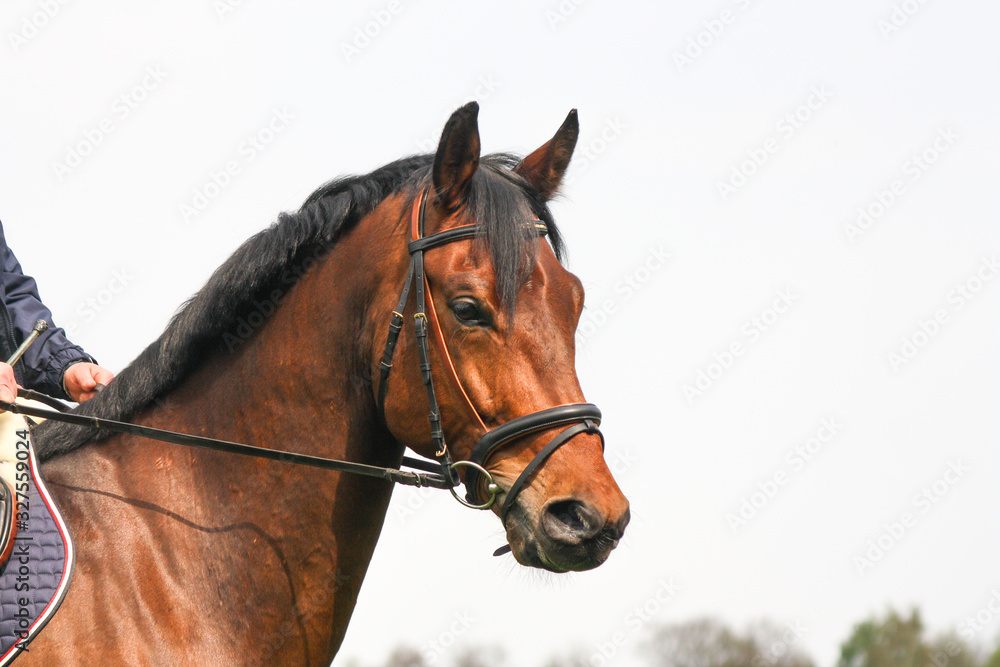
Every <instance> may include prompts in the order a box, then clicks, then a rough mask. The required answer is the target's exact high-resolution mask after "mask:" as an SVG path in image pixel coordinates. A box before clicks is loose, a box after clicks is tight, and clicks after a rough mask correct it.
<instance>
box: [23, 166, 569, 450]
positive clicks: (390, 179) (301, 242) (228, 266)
mask: <svg viewBox="0 0 1000 667" xmlns="http://www.w3.org/2000/svg"><path fill="white" fill-rule="evenodd" d="M433 161H434V155H433V154H430V155H416V156H412V157H407V158H403V159H400V160H397V161H396V162H392V163H390V164H387V165H385V166H383V167H380V168H379V169H376V170H375V171H373V172H371V173H370V174H367V175H364V176H347V177H342V178H339V179H336V180H334V181H331V182H329V183H327V184H326V185H323V186H322V187H320V188H319V189H318V190H316V191H315V192H314V193H312V194H311V195H310V196H309V197H308V199H306V201H305V203H304V204H303V205H302V207H301V208H300V209H299V210H298V211H294V212H291V213H283V214H281V215H280V216H279V217H278V220H277V222H275V223H274V224H273V225H271V226H270V227H268V228H267V229H265V230H263V231H261V232H259V233H257V234H255V235H254V236H252V237H250V238H249V239H248V240H247V241H246V242H244V243H243V245H241V246H240V247H239V248H238V249H237V250H236V251H235V252H234V253H233V254H232V255H231V256H230V257H229V259H227V260H226V261H225V263H223V264H222V265H221V266H220V267H219V268H218V269H216V271H215V272H214V273H213V274H212V276H211V277H210V278H209V279H208V282H207V283H206V284H205V286H204V287H202V288H201V289H200V290H199V291H198V292H197V293H196V294H195V295H194V296H193V297H192V298H191V299H190V300H188V301H187V302H186V303H185V304H184V305H183V306H182V307H181V308H180V310H178V312H177V313H176V314H175V315H174V316H173V318H171V320H170V323H169V324H168V325H167V328H166V329H165V330H164V332H163V333H162V334H161V335H160V337H159V338H158V339H156V340H155V341H153V343H151V344H150V345H149V346H148V347H147V348H146V349H145V350H143V351H142V352H141V353H140V354H139V356H138V357H136V359H135V360H134V361H133V362H132V363H131V364H129V365H128V366H127V367H126V368H125V369H124V370H122V371H121V373H119V374H118V376H117V377H116V378H115V380H114V381H113V382H111V383H110V384H109V385H108V386H107V388H106V389H105V390H104V391H102V392H101V393H100V394H99V395H98V396H97V397H95V398H93V399H91V400H90V401H88V402H86V403H83V404H81V405H80V406H79V407H77V408H76V409H75V410H74V412H76V413H78V414H86V415H92V416H96V417H103V418H106V419H115V420H119V421H129V420H131V419H132V418H133V417H135V416H136V415H137V414H138V413H139V412H140V411H141V410H143V409H144V408H146V407H147V406H149V405H150V404H152V403H154V402H155V401H156V400H157V399H159V398H161V397H162V396H164V395H165V394H166V393H167V392H169V391H170V390H171V389H173V388H174V387H175V386H177V384H178V383H180V381H181V380H183V379H184V378H185V377H186V376H187V375H188V374H189V373H190V372H191V371H192V370H193V369H194V368H196V367H197V366H198V364H199V363H200V362H201V361H202V360H203V359H204V358H205V356H206V355H207V354H209V353H210V352H213V351H216V350H219V349H220V348H224V347H225V344H226V343H225V340H226V336H227V335H228V336H232V335H233V332H234V330H235V329H236V327H237V322H238V321H240V319H241V318H242V317H244V316H246V315H247V314H248V313H249V312H250V311H251V310H252V308H253V307H254V303H255V301H259V300H261V299H263V298H265V295H267V294H268V293H269V292H270V291H271V290H272V289H273V288H274V287H275V285H277V284H279V282H280V281H281V280H282V276H283V274H284V275H285V276H286V277H287V272H288V270H289V267H302V266H303V265H308V263H309V261H312V259H315V258H316V257H317V256H319V255H321V254H323V253H325V252H326V251H327V250H329V249H330V248H331V247H333V245H334V244H336V242H337V240H338V239H339V238H340V237H341V235H342V234H343V233H344V232H345V231H348V230H350V229H351V228H353V227H354V226H355V225H356V224H357V223H358V221H360V220H361V219H363V218H364V217H365V216H367V215H369V214H370V213H371V212H372V211H373V210H374V209H375V208H376V207H377V206H378V204H379V203H380V202H382V200H384V199H385V198H386V197H388V196H389V195H391V194H393V193H396V192H406V193H408V194H409V196H410V200H412V198H414V197H416V195H417V193H418V192H419V191H420V189H421V188H423V187H426V186H427V184H429V182H430V177H431V167H432V165H433ZM517 162H518V158H517V157H516V156H513V155H510V154H506V153H500V154H495V155H488V156H486V157H484V158H483V159H482V161H481V163H480V168H479V170H478V171H477V172H476V174H475V176H474V177H473V180H472V187H471V188H470V191H469V196H468V200H467V215H468V217H469V218H470V219H472V220H475V221H477V222H479V223H480V224H481V225H482V227H483V234H482V236H481V242H482V243H484V244H485V246H486V248H487V249H488V251H489V253H490V257H491V259H492V262H493V266H494V271H495V273H496V290H497V295H498V298H499V300H500V304H501V307H503V308H505V309H512V308H513V307H514V304H515V301H516V296H517V292H518V290H519V288H520V285H521V282H522V280H523V278H524V276H525V269H526V268H527V267H530V266H531V265H532V264H533V262H534V257H533V256H532V255H531V249H532V248H534V245H533V244H529V243H525V241H527V240H528V239H529V238H530V237H531V234H532V232H531V231H530V228H529V227H528V226H526V225H524V224H523V223H524V221H525V218H526V216H527V215H528V214H529V213H531V214H534V215H535V216H537V217H538V218H539V219H541V220H542V221H544V222H545V223H546V224H547V225H548V228H549V240H550V242H551V243H552V246H553V248H554V249H555V251H556V256H557V257H560V258H561V257H562V241H561V238H560V236H559V232H558V230H557V229H556V226H555V224H554V222H553V220H552V216H551V214H550V213H549V210H548V207H547V206H546V204H545V202H544V201H543V200H542V199H541V198H540V196H539V194H538V193H537V192H536V191H535V190H534V188H532V187H531V186H530V185H528V184H527V183H526V182H525V181H524V180H523V179H522V178H520V177H519V176H518V175H516V174H515V173H514V172H513V171H511V170H512V168H513V166H514V165H516V164H517ZM310 258H312V259H310ZM34 435H35V445H36V448H37V454H38V456H39V458H40V459H42V460H45V459H48V458H51V457H53V456H56V455H58V454H61V453H64V452H68V451H70V450H73V449H76V448H77V447H79V446H81V445H83V444H84V443H86V442H88V441H90V440H93V439H96V438H98V437H100V436H99V434H98V432H96V431H94V430H92V429H86V428H83V427H79V426H70V425H68V424H64V423H57V422H53V421H48V422H46V423H44V424H42V425H41V426H39V427H38V428H37V429H36V430H35V433H34Z"/></svg>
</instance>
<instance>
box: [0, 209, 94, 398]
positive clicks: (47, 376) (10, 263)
mask: <svg viewBox="0 0 1000 667" xmlns="http://www.w3.org/2000/svg"><path fill="white" fill-rule="evenodd" d="M0 260H2V265H0V271H2V273H0V288H2V297H3V306H4V310H5V311H6V315H7V318H5V319H7V320H8V321H7V322H3V323H2V324H3V326H5V327H9V330H8V331H6V332H4V334H3V336H4V337H5V338H9V337H10V336H11V335H13V337H14V340H13V341H11V342H12V343H13V344H14V345H15V346H17V345H20V344H21V341H23V340H24V339H25V338H26V337H27V336H28V334H29V333H30V332H31V329H32V328H33V327H34V326H35V322H36V321H37V320H45V321H46V322H48V323H49V328H48V329H47V330H46V331H45V333H43V334H42V335H41V336H39V338H38V340H36V341H35V343H34V344H33V345H32V346H31V347H30V348H28V351H27V352H25V353H24V356H23V357H21V361H20V362H18V363H17V364H16V365H15V367H14V370H15V373H17V375H18V381H19V382H20V383H21V385H22V386H24V387H27V388H29V389H34V390H36V391H41V392H43V393H46V394H48V395H50V396H55V397H57V398H62V399H68V398H69V396H68V395H67V394H66V390H65V389H64V388H63V373H64V372H65V371H66V369H67V368H68V367H69V366H70V365H72V364H74V363H76V362H79V361H90V362H94V363H96V362H95V361H94V359H93V358H92V357H91V356H90V355H88V354H87V353H86V352H84V351H83V348H81V347H80V346H78V345H74V344H73V343H71V342H70V341H69V339H68V338H66V332H65V331H63V330H62V329H61V328H59V327H57V326H56V325H55V322H53V321H52V313H51V312H49V309H48V308H46V307H45V305H44V304H43V303H42V300H41V298H40V297H39V296H38V286H37V285H36V284H35V279H34V278H32V277H31V276H26V275H24V272H23V271H22V270H21V265H20V264H19V263H18V261H17V258H16V257H15V256H14V253H13V252H11V250H10V248H8V247H7V239H6V238H5V237H4V233H3V224H2V223H0ZM0 319H4V318H0Z"/></svg>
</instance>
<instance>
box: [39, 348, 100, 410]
mask: <svg viewBox="0 0 1000 667" xmlns="http://www.w3.org/2000/svg"><path fill="white" fill-rule="evenodd" d="M84 361H85V362H89V363H92V364H96V363H97V360H96V359H94V358H93V357H92V356H90V355H89V354H87V353H86V352H84V351H83V349H82V348H79V347H68V348H65V349H63V350H59V351H58V352H56V353H55V354H53V355H52V358H51V359H50V361H49V367H48V368H47V369H46V372H45V379H44V380H43V382H42V387H41V388H40V391H42V392H43V393H46V394H48V395H49V396H53V397H55V398H59V399H62V400H64V401H72V400H73V398H72V397H71V396H70V395H69V392H68V391H66V369H67V368H69V367H70V366H72V365H73V364H78V363H80V362H84Z"/></svg>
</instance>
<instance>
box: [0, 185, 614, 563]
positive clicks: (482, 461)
mask: <svg viewBox="0 0 1000 667" xmlns="http://www.w3.org/2000/svg"><path fill="white" fill-rule="evenodd" d="M426 206H427V190H426V189H424V190H423V191H422V192H421V193H420V195H419V196H418V197H417V198H416V200H415V201H414V204H413V211H412V214H411V229H410V242H409V253H410V266H409V269H408V272H407V277H406V284H405V285H403V291H402V294H400V297H399V303H398V305H397V306H396V310H394V311H393V312H392V319H391V321H390V323H389V335H388V337H387V339H386V343H385V351H384V352H383V354H382V361H381V364H380V373H379V385H378V394H377V401H378V409H379V413H380V414H382V415H383V419H384V408H385V398H386V393H387V391H388V381H389V373H390V371H391V370H392V358H393V354H394V353H395V350H396V343H398V342H399V335H400V333H401V332H402V330H403V322H404V319H403V315H402V313H403V311H404V310H405V309H406V304H407V302H408V301H409V294H410V288H411V285H413V286H415V288H414V291H415V293H416V310H415V312H414V315H413V327H414V332H415V335H416V341H417V351H418V355H419V360H420V371H421V375H422V378H423V382H424V385H425V386H426V388H427V403H428V406H429V408H430V410H429V415H428V419H429V421H430V427H431V442H432V444H433V446H434V455H435V458H436V459H437V461H436V462H431V461H425V460H418V459H414V458H411V457H408V456H404V457H403V464H404V465H406V466H409V467H411V468H416V469H418V470H423V471H424V472H430V473H435V474H420V473H414V472H411V471H408V470H400V469H396V468H384V467H380V466H372V465H367V464H363V463H355V462H352V461H340V460H337V459H328V458H324V457H320V456H311V455H308V454H300V453H297V452H290V451H283V450H280V449H271V448H265V447H259V446H255V445H247V444H243V443H238V442H230V441H227V440H219V439H216V438H208V437H205V436H197V435H190V434H186V433H177V432H175V431H167V430H163V429H157V428H152V427H149V426H140V425H139V424H131V423H128V422H122V421H117V420H113V419H106V418H102V417H94V416H89V415H83V414H74V413H69V412H67V410H68V407H67V406H65V405H63V404H62V403H61V402H59V401H57V400H55V399H51V398H49V397H46V396H44V395H43V394H39V393H37V392H34V391H31V390H27V389H24V388H22V387H19V388H18V396H19V397H21V398H28V399H34V400H40V401H43V402H47V403H49V404H50V405H52V406H53V407H54V408H56V409H55V410H52V409H47V408H40V407H36V406H31V405H22V404H19V403H14V402H11V403H8V402H6V401H0V410H7V411H10V412H14V413H17V414H23V415H28V416H33V417H40V418H43V419H52V420H54V421H61V422H66V423H69V424H76V425H78V426H83V427H86V428H91V429H97V430H106V431H114V432H117V433H127V434H132V435H136V436H141V437H144V438H150V439H153V440H160V441H163V442H172V443H175V444H179V445H185V446H189V447H200V448H204V449H211V450H215V451H222V452H228V453H231V454H241V455H245V456H255V457H258V458H264V459H270V460H274V461H282V462H284V463H294V464H297V465H305V466H310V467H314V468H321V469H324V470H334V471H339V472H347V473H352V474H356V475H364V476H367V477H375V478H378V479H382V480H385V481H388V482H393V483H396V484H403V485H407V486H417V487H424V486H427V487H433V488H439V489H448V490H449V491H451V493H452V495H453V496H455V498H456V499H458V501H459V502H461V503H462V504H463V505H466V506H468V507H473V508H476V509H489V508H490V507H492V506H493V504H494V503H495V502H496V499H497V497H498V496H499V495H500V493H501V492H502V489H501V488H500V487H499V485H498V484H497V483H496V482H495V481H494V479H493V475H492V474H491V473H490V472H489V470H488V469H487V464H488V463H489V460H490V458H491V457H492V456H493V455H494V454H496V452H497V451H498V450H500V449H502V448H503V447H505V446H507V445H509V444H511V443H513V442H515V441H516V440H519V439H521V438H523V437H526V436H528V435H530V434H532V433H537V432H539V431H544V430H548V429H551V428H555V427H558V426H565V427H566V428H564V429H563V430H562V431H561V432H560V433H559V434H558V435H556V437H554V438H553V439H552V440H550V441H549V443H548V444H547V445H545V446H544V447H542V449H541V450H540V451H539V452H538V453H537V454H536V455H535V456H534V458H533V459H532V460H531V461H530V462H529V463H528V465H527V466H525V467H524V470H522V471H521V474H520V475H519V476H518V477H517V479H516V480H515V481H514V483H513V484H511V486H510V488H509V489H508V490H507V495H506V498H505V499H504V503H503V505H502V506H501V508H500V518H501V520H502V521H503V523H504V525H505V526H506V523H507V515H508V514H509V512H510V510H511V508H512V507H513V506H514V501H515V500H516V499H517V496H518V494H519V493H520V492H521V491H522V490H523V489H524V488H525V487H526V486H527V485H528V484H529V483H530V481H531V476H532V474H533V473H534V472H535V471H536V470H538V468H539V467H540V466H541V465H542V464H544V463H545V461H546V460H547V459H548V458H549V456H551V455H552V453H553V452H554V451H556V450H557V449H558V448H559V447H561V446H563V445H565V444H566V443H567V442H569V441H570V440H571V439H572V438H573V437H575V436H577V435H579V434H581V433H592V434H596V435H598V436H600V439H601V448H602V450H603V448H604V435H603V434H602V433H601V431H600V429H599V428H598V426H599V425H600V423H601V411H600V410H599V409H598V408H597V406H596V405H592V404H590V403H571V404H568V405H558V406H555V407H552V408H547V409H544V410H539V411H537V412H532V413H529V414H526V415H522V416H520V417H516V418H514V419H511V420H510V421H508V422H506V423H504V424H501V425H499V426H497V427H495V428H493V429H492V430H491V429H489V428H487V427H486V425H485V423H484V422H483V419H482V417H481V416H480V414H479V411H478V410H476V407H475V405H473V403H472V400H471V399H470V398H469V396H468V394H467V393H466V391H465V389H464V387H463V386H462V380H461V378H459V376H458V373H457V371H456V370H455V364H454V362H453V361H452V358H451V353H450V352H449V351H448V345H447V343H446V342H445V339H444V333H443V331H442V329H441V323H440V322H439V321H438V316H437V312H436V311H435V310H434V302H433V299H430V298H428V296H429V295H430V283H429V282H428V280H427V276H426V275H425V273H424V253H425V252H426V251H427V250H430V249H432V248H436V247H438V246H442V245H445V244H447V243H452V242H454V241H460V240H465V239H472V238H475V237H476V236H478V235H479V233H480V227H479V225H475V224H473V225H463V226H461V227H454V228H451V229H446V230H444V231H440V232H437V233H435V234H431V235H429V236H424V234H423V231H424V210H425V208H426ZM528 224H530V225H531V226H532V228H533V229H534V230H535V233H536V234H537V236H539V237H541V236H545V234H546V233H547V231H548V230H547V228H546V226H545V224H544V223H542V222H541V221H539V220H532V221H530V222H529V223H528ZM429 332H430V333H432V334H433V336H434V339H435V340H436V341H437V345H438V349H439V351H440V354H441V356H442V357H443V359H444V366H445V371H446V373H447V374H448V376H449V378H450V381H451V383H452V384H453V385H454V387H455V388H456V390H457V391H458V394H459V396H461V398H462V402H463V403H464V404H465V407H466V410H467V411H468V412H469V414H471V415H472V418H473V420H474V422H475V423H476V425H478V426H479V427H480V428H481V429H482V432H483V433H482V435H481V436H480V438H479V440H478V441H477V442H476V444H475V445H474V446H473V448H472V451H471V453H470V455H469V458H468V459H466V460H459V461H455V460H453V459H452V457H451V454H450V452H449V451H448V446H447V444H446V443H445V436H444V430H443V428H442V426H441V412H440V409H439V406H438V400H437V392H436V391H435V388H434V377H433V374H432V373H431V356H430V344H429V343H428V341H427V337H428V333H429ZM463 468H464V469H465V487H466V497H465V498H464V499H463V498H460V497H459V496H458V494H457V493H456V492H455V488H456V487H457V486H458V484H459V480H458V472H457V471H458V470H460V469H463ZM484 488H485V491H484ZM505 549H506V550H509V547H506V548H502V549H500V550H498V551H497V552H496V553H497V554H500V553H502V552H503V551H504V550H505Z"/></svg>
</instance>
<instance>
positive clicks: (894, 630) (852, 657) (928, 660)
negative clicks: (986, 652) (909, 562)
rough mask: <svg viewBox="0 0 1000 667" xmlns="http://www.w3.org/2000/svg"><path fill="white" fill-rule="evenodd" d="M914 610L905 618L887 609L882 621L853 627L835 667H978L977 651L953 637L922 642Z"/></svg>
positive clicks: (917, 612) (877, 620)
mask: <svg viewBox="0 0 1000 667" xmlns="http://www.w3.org/2000/svg"><path fill="white" fill-rule="evenodd" d="M923 635H924V624H923V621H922V620H921V618H920V612H919V611H917V610H916V609H914V610H912V611H911V612H910V615H909V617H905V616H901V615H900V614H899V613H898V612H896V611H895V610H892V609H890V610H889V611H888V612H887V613H886V615H885V618H884V619H882V620H879V619H877V618H874V617H873V618H870V619H868V620H866V621H863V622H862V623H859V624H857V625H856V626H854V631H853V632H852V633H851V636H850V637H848V639H847V640H846V641H845V642H844V643H843V644H841V646H840V660H839V661H837V667H980V665H981V664H982V663H981V662H980V660H979V659H978V656H977V651H976V650H975V649H974V648H972V647H970V646H969V645H968V644H967V643H965V642H964V641H963V640H962V639H960V638H959V637H957V636H956V635H954V634H947V635H944V636H942V637H939V638H938V639H936V640H934V641H926V640H925V639H924V636H923Z"/></svg>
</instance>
